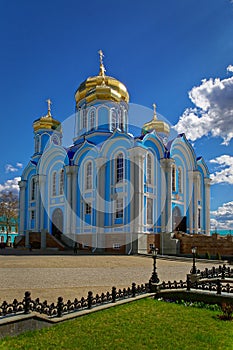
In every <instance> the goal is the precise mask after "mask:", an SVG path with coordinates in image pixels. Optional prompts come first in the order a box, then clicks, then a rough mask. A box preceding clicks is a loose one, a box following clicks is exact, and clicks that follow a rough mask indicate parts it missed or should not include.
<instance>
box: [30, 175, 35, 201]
mask: <svg viewBox="0 0 233 350" xmlns="http://www.w3.org/2000/svg"><path fill="white" fill-rule="evenodd" d="M35 196H36V180H35V178H32V182H31V200H32V201H34V200H35Z"/></svg>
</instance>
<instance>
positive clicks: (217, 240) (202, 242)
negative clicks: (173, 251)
mask: <svg viewBox="0 0 233 350" xmlns="http://www.w3.org/2000/svg"><path fill="white" fill-rule="evenodd" d="M174 238H177V239H179V241H180V253H181V254H191V250H192V247H197V254H198V255H205V254H206V253H209V254H210V255H211V256H215V257H216V255H217V254H220V255H221V256H231V255H233V236H230V235H228V236H220V235H218V234H213V235H212V236H206V235H201V234H194V235H189V234H186V233H179V232H177V233H175V235H174Z"/></svg>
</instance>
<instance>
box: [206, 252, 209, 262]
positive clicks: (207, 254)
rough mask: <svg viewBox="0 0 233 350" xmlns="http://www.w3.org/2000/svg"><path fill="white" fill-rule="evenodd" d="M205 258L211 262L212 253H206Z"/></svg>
mask: <svg viewBox="0 0 233 350" xmlns="http://www.w3.org/2000/svg"><path fill="white" fill-rule="evenodd" d="M205 258H206V259H208V260H210V253H209V252H206V253H205Z"/></svg>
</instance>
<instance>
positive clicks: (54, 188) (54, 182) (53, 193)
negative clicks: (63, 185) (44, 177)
mask: <svg viewBox="0 0 233 350" xmlns="http://www.w3.org/2000/svg"><path fill="white" fill-rule="evenodd" d="M56 180H57V173H56V171H54V173H53V177H52V195H53V196H56V195H57V189H56V185H57V184H56Z"/></svg>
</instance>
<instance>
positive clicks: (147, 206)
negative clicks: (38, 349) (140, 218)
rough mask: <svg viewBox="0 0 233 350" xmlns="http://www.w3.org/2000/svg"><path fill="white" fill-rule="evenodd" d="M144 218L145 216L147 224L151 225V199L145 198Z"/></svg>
mask: <svg viewBox="0 0 233 350" xmlns="http://www.w3.org/2000/svg"><path fill="white" fill-rule="evenodd" d="M146 218H147V224H148V225H152V224H153V199H152V198H147V201H146Z"/></svg>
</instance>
